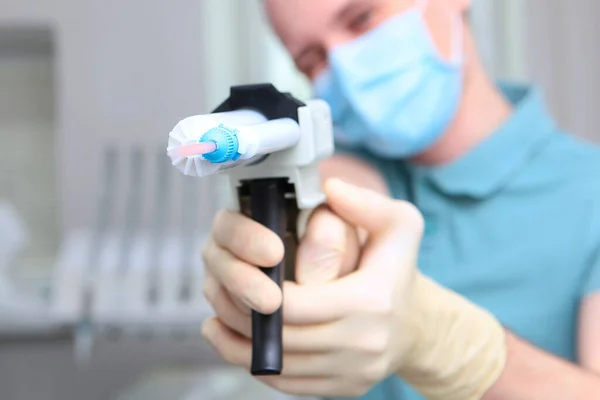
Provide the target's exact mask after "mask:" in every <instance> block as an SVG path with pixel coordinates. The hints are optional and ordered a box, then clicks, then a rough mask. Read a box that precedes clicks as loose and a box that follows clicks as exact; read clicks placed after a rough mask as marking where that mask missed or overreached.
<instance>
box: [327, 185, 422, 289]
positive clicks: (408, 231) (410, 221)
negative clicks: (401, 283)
mask: <svg viewBox="0 0 600 400" xmlns="http://www.w3.org/2000/svg"><path fill="white" fill-rule="evenodd" d="M325 192H326V194H327V198H328V203H329V205H330V206H331V207H332V209H333V210H334V211H335V212H336V214H337V215H339V216H340V217H341V218H343V219H344V220H346V221H348V222H349V223H351V224H353V225H356V226H358V227H360V228H363V229H365V230H366V231H367V232H368V234H369V239H368V243H367V246H366V247H365V248H364V249H363V254H362V259H361V269H362V268H363V267H365V266H368V267H369V269H377V273H376V274H373V275H377V276H378V277H380V278H381V279H387V280H390V279H389V278H390V277H392V276H393V274H394V273H397V272H398V269H399V268H398V263H399V262H400V261H401V260H403V261H407V260H408V259H409V258H410V259H414V258H416V256H417V254H418V248H419V245H420V241H421V237H422V234H423V227H424V223H423V217H422V215H421V213H420V212H419V211H418V210H417V209H416V208H415V207H414V206H412V205H411V204H409V203H407V202H401V201H396V200H393V199H391V198H389V197H386V196H384V195H381V194H379V193H376V192H374V191H371V190H367V189H362V188H359V187H356V186H353V185H350V184H347V183H344V182H342V181H340V180H337V179H332V180H330V181H328V182H326V184H325ZM414 261H416V260H414ZM392 281H393V279H392Z"/></svg>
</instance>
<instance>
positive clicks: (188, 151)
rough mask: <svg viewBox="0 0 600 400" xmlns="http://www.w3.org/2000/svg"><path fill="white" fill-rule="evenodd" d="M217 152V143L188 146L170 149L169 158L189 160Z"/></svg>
mask: <svg viewBox="0 0 600 400" xmlns="http://www.w3.org/2000/svg"><path fill="white" fill-rule="evenodd" d="M216 150H217V144H216V143H215V142H202V143H194V144H186V145H183V146H179V147H175V148H173V149H170V150H169V156H171V157H174V158H187V157H194V156H202V155H204V154H208V153H212V152H213V151H216Z"/></svg>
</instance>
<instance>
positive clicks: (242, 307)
mask: <svg viewBox="0 0 600 400" xmlns="http://www.w3.org/2000/svg"><path fill="white" fill-rule="evenodd" d="M217 286H221V285H220V284H219V282H217V280H216V279H215V278H213V277H212V275H210V273H209V272H208V271H205V276H204V297H206V298H207V299H208V296H209V293H214V292H215V289H214V288H213V287H217ZM225 292H226V293H227V296H228V298H229V300H230V301H231V302H232V303H233V305H234V306H235V307H236V308H237V309H238V311H239V312H240V313H242V314H243V315H247V316H250V315H252V309H251V308H250V307H248V306H247V305H246V304H244V303H242V301H241V300H239V299H236V298H234V297H232V296H231V295H230V294H229V292H227V291H226V290H225Z"/></svg>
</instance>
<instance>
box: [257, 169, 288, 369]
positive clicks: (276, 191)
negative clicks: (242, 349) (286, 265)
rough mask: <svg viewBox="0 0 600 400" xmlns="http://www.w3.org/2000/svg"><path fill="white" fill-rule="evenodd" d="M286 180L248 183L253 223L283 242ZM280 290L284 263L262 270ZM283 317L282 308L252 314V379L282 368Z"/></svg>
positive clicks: (264, 180) (263, 180)
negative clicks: (268, 312) (274, 234)
mask: <svg viewBox="0 0 600 400" xmlns="http://www.w3.org/2000/svg"><path fill="white" fill-rule="evenodd" d="M286 185H287V179H277V178H276V179H254V180H252V181H250V182H249V186H250V198H251V200H250V203H251V204H250V207H251V210H252V219H254V220H255V221H256V222H258V223H260V224H261V225H263V226H265V227H267V228H269V229H270V230H272V231H273V232H275V233H276V234H277V235H278V236H279V237H280V238H281V240H284V235H285V232H286V229H287V227H286V225H285V223H286V221H285V216H284V215H282V214H283V213H281V210H282V209H283V208H284V202H285V192H286ZM261 270H262V271H263V272H264V273H265V274H266V275H267V276H268V277H269V278H271V279H272V280H273V281H274V282H275V283H277V285H278V286H279V287H280V288H281V287H282V285H283V261H282V262H280V263H279V264H278V265H276V266H275V267H273V268H261ZM282 330H283V315H282V310H281V307H280V308H279V309H278V310H277V311H275V312H274V313H273V314H270V315H265V314H261V313H258V312H256V311H252V366H251V371H250V372H251V373H252V375H273V374H279V373H280V372H281V369H282V367H283V345H282Z"/></svg>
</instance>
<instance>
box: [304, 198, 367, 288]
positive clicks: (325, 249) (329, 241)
mask: <svg viewBox="0 0 600 400" xmlns="http://www.w3.org/2000/svg"><path fill="white" fill-rule="evenodd" d="M299 226H300V225H299ZM305 226H306V229H303V230H300V232H299V235H301V236H300V239H301V241H300V244H299V246H298V252H297V259H296V268H295V273H296V282H298V283H299V284H303V285H306V284H323V283H327V282H330V281H332V280H334V279H337V278H340V277H342V276H345V275H347V274H348V273H350V272H351V271H352V270H353V269H354V268H355V266H356V265H357V263H358V259H359V248H360V243H359V241H358V235H357V232H356V229H355V228H354V227H353V226H351V225H349V224H348V223H347V222H346V221H344V220H343V219H342V218H340V217H338V216H337V215H335V214H334V213H333V212H332V211H331V209H330V208H329V207H327V206H325V205H322V206H320V207H318V208H317V209H316V210H313V211H312V213H311V215H310V217H309V218H308V219H307V221H306V223H305Z"/></svg>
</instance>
